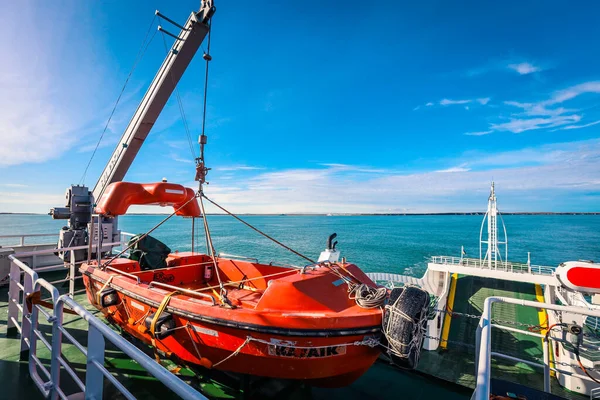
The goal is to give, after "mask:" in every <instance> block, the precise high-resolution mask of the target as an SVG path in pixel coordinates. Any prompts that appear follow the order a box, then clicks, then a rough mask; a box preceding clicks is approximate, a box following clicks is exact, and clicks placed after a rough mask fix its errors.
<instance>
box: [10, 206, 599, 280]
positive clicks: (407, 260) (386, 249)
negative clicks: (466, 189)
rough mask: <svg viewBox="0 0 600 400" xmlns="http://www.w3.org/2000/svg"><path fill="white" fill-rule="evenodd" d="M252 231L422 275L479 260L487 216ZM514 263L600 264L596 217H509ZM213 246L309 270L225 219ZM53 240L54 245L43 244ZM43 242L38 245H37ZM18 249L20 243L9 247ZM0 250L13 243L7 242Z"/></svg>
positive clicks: (329, 220)
mask: <svg viewBox="0 0 600 400" xmlns="http://www.w3.org/2000/svg"><path fill="white" fill-rule="evenodd" d="M164 217H165V216H163V215H128V216H124V217H120V218H119V224H120V228H121V229H122V230H123V231H126V232H131V233H142V232H145V231H147V230H149V229H150V228H152V227H153V226H154V225H156V224H157V223H158V222H160V221H161V220H162V219H163V218H164ZM242 218H243V219H245V220H247V221H248V222H249V223H251V224H252V225H255V226H256V227H257V228H259V229H261V230H263V231H265V232H266V233H268V234H269V235H271V236H273V237H274V238H276V239H278V240H279V241H281V242H283V243H285V244H287V245H288V246H290V247H292V248H293V249H295V250H297V251H299V252H301V253H303V254H305V255H307V256H308V257H309V258H313V259H316V258H317V257H318V255H319V252H320V251H322V250H323V249H324V248H325V245H326V240H327V237H328V236H329V235H330V234H331V233H333V232H336V233H337V234H338V238H337V240H338V241H339V244H338V249H339V250H340V251H341V253H342V256H344V257H346V258H347V259H348V261H350V262H353V263H355V264H357V265H359V266H360V267H362V268H363V269H364V270H365V271H386V272H396V273H404V274H410V275H415V276H421V275H422V274H423V272H424V271H425V268H426V265H427V258H428V257H430V256H433V255H450V256H457V257H459V256H460V246H461V245H463V246H465V251H466V252H467V254H468V256H469V257H479V229H480V227H481V221H482V218H483V217H482V216H478V215H452V216H449V215H427V216H291V215H290V216H258V215H251V216H242ZM503 218H504V222H505V224H506V229H507V232H508V243H509V259H510V260H511V261H521V262H526V261H527V252H528V251H529V252H531V262H532V264H538V265H549V266H556V265H558V264H559V263H561V262H563V261H569V260H577V259H586V260H596V261H600V216H599V215H506V216H504V217H503ZM208 223H209V225H210V227H211V232H212V236H213V241H214V245H215V248H216V250H217V251H218V252H224V253H229V254H236V255H245V256H249V257H256V258H258V259H259V260H260V261H261V262H265V263H268V262H270V261H275V262H278V263H280V264H283V263H290V264H294V265H304V264H305V262H304V261H303V260H302V259H301V258H299V257H297V256H295V255H293V254H291V253H289V252H288V251H286V250H285V249H283V248H281V247H279V246H277V245H276V244H275V243H273V242H271V241H269V240H267V239H266V238H264V237H262V236H260V235H258V234H257V233H256V232H254V231H252V230H251V229H249V228H248V227H246V226H244V225H242V224H241V223H240V222H238V221H236V220H234V219H233V218H231V217H229V216H225V215H209V216H208ZM64 224H65V221H54V220H52V219H51V218H50V217H49V216H47V215H0V235H10V234H23V233H55V232H58V230H59V229H60V227H62V226H63V225H64ZM196 227H197V233H198V234H197V238H196V245H197V249H198V250H199V251H205V246H204V234H203V230H202V229H201V220H197V221H196ZM153 236H155V237H156V238H158V239H160V240H162V241H163V242H165V243H166V244H167V245H168V246H169V247H171V249H172V250H174V251H175V250H181V251H188V250H190V248H191V220H189V219H183V218H180V217H173V218H172V219H171V220H169V221H168V222H167V223H165V224H164V225H163V226H161V227H160V228H158V229H157V230H156V231H155V232H154V234H153ZM42 239H43V240H53V238H42ZM37 241H38V242H41V240H37ZM12 243H13V244H14V243H15V240H13V241H12ZM0 244H3V245H7V244H10V243H9V242H7V241H6V240H3V241H2V242H0Z"/></svg>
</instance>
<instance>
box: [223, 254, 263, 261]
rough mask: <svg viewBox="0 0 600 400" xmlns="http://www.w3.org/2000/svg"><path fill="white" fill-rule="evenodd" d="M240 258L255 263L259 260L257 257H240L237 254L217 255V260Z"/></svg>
mask: <svg viewBox="0 0 600 400" xmlns="http://www.w3.org/2000/svg"><path fill="white" fill-rule="evenodd" d="M222 257H224V258H239V259H240V260H254V262H256V263H258V258H255V257H246V256H238V255H235V254H227V253H219V254H217V258H222Z"/></svg>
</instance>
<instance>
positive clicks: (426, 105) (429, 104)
mask: <svg viewBox="0 0 600 400" xmlns="http://www.w3.org/2000/svg"><path fill="white" fill-rule="evenodd" d="M431 106H433V103H432V102H431V101H430V102H429V103H427V104H425V107H431Z"/></svg>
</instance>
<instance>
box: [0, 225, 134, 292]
mask: <svg viewBox="0 0 600 400" xmlns="http://www.w3.org/2000/svg"><path fill="white" fill-rule="evenodd" d="M9 236H10V237H25V238H27V237H30V236H36V235H7V236H4V237H9ZM40 236H41V235H40ZM133 236H135V235H134V234H133V233H128V232H121V237H120V241H119V242H114V243H102V248H103V249H105V248H106V247H109V246H110V247H112V248H113V249H123V248H124V246H125V245H126V244H127V243H128V241H129V240H130V239H131V238H132V237H133ZM95 247H97V245H95ZM80 250H89V245H83V246H74V247H69V248H62V249H60V251H61V252H63V251H64V252H70V253H71V254H69V256H70V257H69V260H70V261H69V262H62V261H61V260H60V259H59V258H58V257H55V258H56V260H55V261H52V260H50V262H52V264H51V265H44V266H43V267H39V266H38V263H37V260H39V259H40V258H44V257H45V256H52V257H54V254H55V253H56V252H57V251H58V249H56V248H47V249H42V250H30V251H17V252H16V253H15V254H14V256H15V257H16V258H17V259H23V258H26V257H27V258H29V257H31V262H32V265H31V266H30V267H31V268H32V269H33V270H34V271H36V272H48V271H56V270H63V269H65V268H69V276H68V277H66V278H64V279H59V280H55V281H51V282H50V283H51V284H52V285H56V284H59V283H63V282H67V281H69V294H70V295H71V296H72V295H73V294H74V290H75V281H76V280H77V279H81V276H77V275H76V268H77V267H78V266H79V265H81V264H82V263H83V262H85V261H77V262H76V261H75V259H76V257H75V252H76V251H80ZM124 255H125V256H128V254H127V253H125V254H124ZM54 262H56V264H54Z"/></svg>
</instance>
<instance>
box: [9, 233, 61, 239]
mask: <svg viewBox="0 0 600 400" xmlns="http://www.w3.org/2000/svg"><path fill="white" fill-rule="evenodd" d="M46 236H58V233H27V234H24V235H0V239H10V238H20V237H46Z"/></svg>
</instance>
